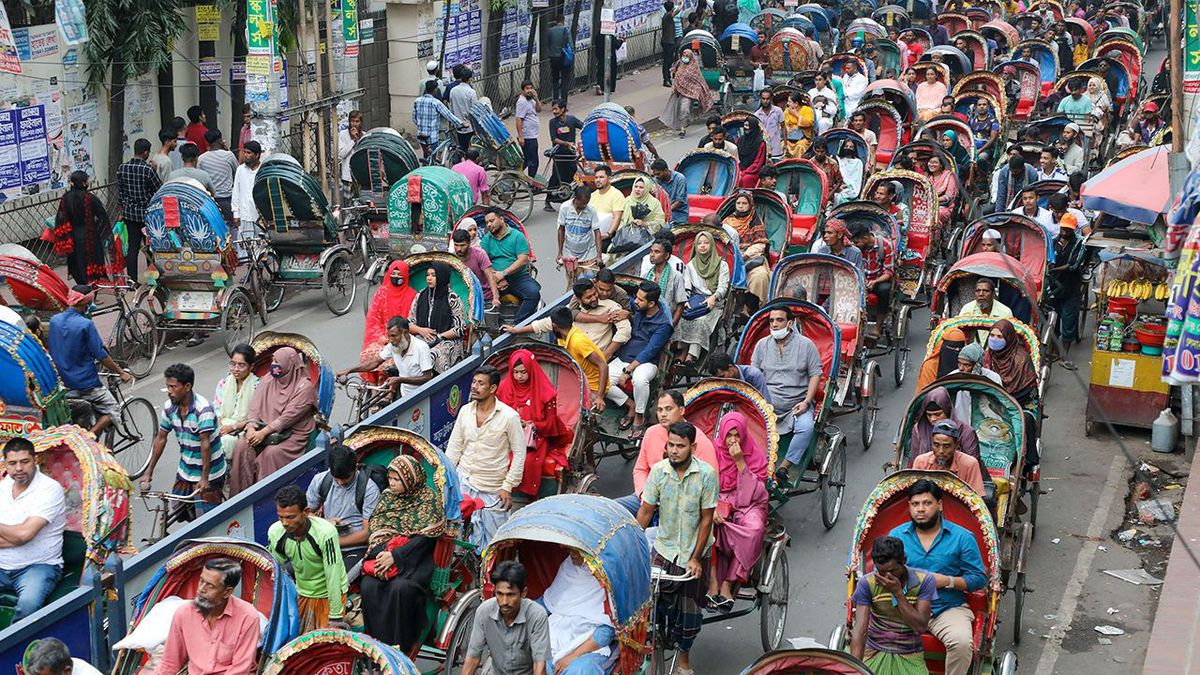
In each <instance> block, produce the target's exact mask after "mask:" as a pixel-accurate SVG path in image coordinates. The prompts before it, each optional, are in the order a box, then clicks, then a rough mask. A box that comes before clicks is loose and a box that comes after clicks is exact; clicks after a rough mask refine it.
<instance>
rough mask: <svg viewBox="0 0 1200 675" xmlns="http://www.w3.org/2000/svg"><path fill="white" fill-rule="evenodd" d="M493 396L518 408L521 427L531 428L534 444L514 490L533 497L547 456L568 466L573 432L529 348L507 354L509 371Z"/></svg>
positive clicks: (548, 380) (529, 449)
mask: <svg viewBox="0 0 1200 675" xmlns="http://www.w3.org/2000/svg"><path fill="white" fill-rule="evenodd" d="M496 398H498V399H500V401H501V402H502V403H505V404H506V405H508V406H509V407H511V408H512V409H513V410H516V411H517V414H518V415H520V416H521V425H522V426H523V427H525V428H526V429H530V428H532V431H533V439H534V445H533V447H527V449H526V451H525V466H524V467H523V474H522V477H521V483H520V484H519V485H517V491H518V492H523V493H525V494H527V495H530V496H531V497H536V496H537V494H538V488H539V487H541V483H542V472H543V469H542V467H543V464H544V463H545V462H546V460H547V459H550V460H551V461H553V462H554V464H556V465H558V466H560V467H562V468H564V469H565V468H566V467H567V448H568V447H569V446H570V445H571V441H572V440H573V439H574V438H575V432H574V431H573V430H571V429H568V428H567V426H566V425H565V424H563V421H562V418H561V417H559V416H558V392H557V391H556V390H555V389H554V384H553V383H552V382H551V381H550V378H548V377H546V373H545V371H543V370H542V367H541V366H540V365H539V364H538V361H537V357H536V356H534V355H533V352H531V351H529V350H528V349H518V350H516V351H514V352H513V353H512V354H511V355H509V357H508V374H507V375H505V377H504V379H503V380H502V381H501V382H500V387H499V388H498V389H497V390H496ZM526 438H528V436H526Z"/></svg>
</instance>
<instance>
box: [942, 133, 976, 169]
mask: <svg viewBox="0 0 1200 675" xmlns="http://www.w3.org/2000/svg"><path fill="white" fill-rule="evenodd" d="M942 136H945V137H948V138H949V139H950V141H951V142H950V149H949V150H948V151H947V152H949V154H950V156H951V157H952V158H954V164H955V165H956V166H957V167H958V168H960V169H961V168H963V167H965V166H966V165H968V164H970V163H971V155H970V154H969V153H968V152H967V149H966V148H964V147H963V144H962V143H959V142H958V133H956V132H955V131H952V130H950V129H947V130H946V131H943V132H942ZM946 168H947V169H949V168H950V167H946Z"/></svg>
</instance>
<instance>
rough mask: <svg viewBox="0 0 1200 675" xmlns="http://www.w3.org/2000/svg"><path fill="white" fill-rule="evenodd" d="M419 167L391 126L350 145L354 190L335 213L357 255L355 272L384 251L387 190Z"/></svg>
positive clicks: (407, 143) (386, 231) (386, 235)
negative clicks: (356, 191) (351, 195)
mask: <svg viewBox="0 0 1200 675" xmlns="http://www.w3.org/2000/svg"><path fill="white" fill-rule="evenodd" d="M419 166H421V161H420V159H418V158H417V152H416V150H413V147H412V145H411V144H409V142H408V141H407V140H406V139H405V138H404V136H401V135H400V132H398V131H396V130H395V129H391V128H388V127H377V128H375V129H371V130H370V131H368V132H367V133H365V134H363V136H362V138H360V139H358V142H357V143H355V144H354V151H353V152H351V153H350V175H351V176H353V177H354V184H355V185H356V186H357V188H358V193H357V194H356V195H355V197H354V199H353V202H352V204H351V205H349V206H343V207H342V208H341V209H340V210H339V211H338V212H337V215H338V216H339V217H340V219H341V222H342V224H343V226H346V227H347V230H348V232H347V234H348V235H349V236H350V237H353V239H354V241H353V243H352V245H353V246H354V255H355V256H358V257H359V258H360V263H359V265H358V266H357V271H359V272H361V271H363V270H364V269H365V268H366V266H367V265H369V264H371V261H372V260H374V259H375V258H378V257H381V256H383V255H386V254H387V250H388V213H387V197H388V192H389V191H390V190H391V189H392V186H393V185H395V184H396V183H398V182H400V181H401V180H402V179H403V178H404V177H405V176H407V175H408V174H410V173H412V172H413V171H415V170H416V169H417V167H419Z"/></svg>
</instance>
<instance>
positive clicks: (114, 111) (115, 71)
mask: <svg viewBox="0 0 1200 675" xmlns="http://www.w3.org/2000/svg"><path fill="white" fill-rule="evenodd" d="M124 155H125V70H124V69H123V68H122V67H121V66H119V65H117V66H113V68H112V89H110V90H109V95H108V182H109V183H112V182H114V181H116V180H117V167H119V166H121V161H122V160H123V159H124Z"/></svg>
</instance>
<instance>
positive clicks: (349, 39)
mask: <svg viewBox="0 0 1200 675" xmlns="http://www.w3.org/2000/svg"><path fill="white" fill-rule="evenodd" d="M342 35H344V36H345V38H346V56H358V0H342Z"/></svg>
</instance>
